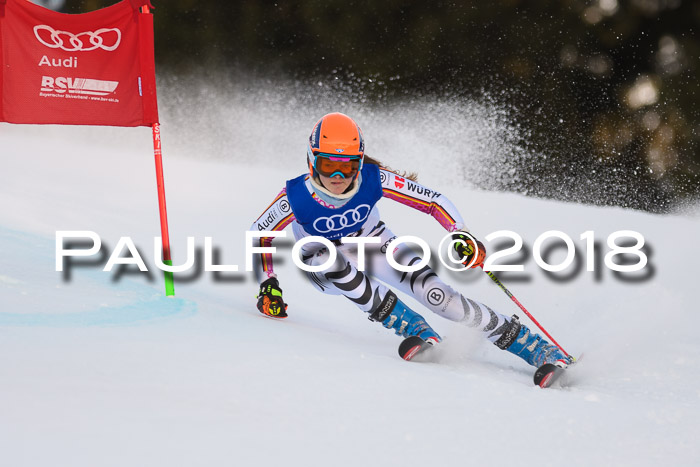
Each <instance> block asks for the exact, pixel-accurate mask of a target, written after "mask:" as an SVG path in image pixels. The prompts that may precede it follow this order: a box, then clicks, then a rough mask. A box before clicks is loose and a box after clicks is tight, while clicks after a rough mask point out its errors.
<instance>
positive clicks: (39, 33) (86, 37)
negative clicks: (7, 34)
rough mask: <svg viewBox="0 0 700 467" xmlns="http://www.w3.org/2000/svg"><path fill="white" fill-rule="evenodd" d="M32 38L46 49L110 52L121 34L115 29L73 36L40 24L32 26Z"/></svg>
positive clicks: (104, 29) (117, 43) (119, 40)
mask: <svg viewBox="0 0 700 467" xmlns="http://www.w3.org/2000/svg"><path fill="white" fill-rule="evenodd" d="M34 36H35V37H36V38H37V40H38V41H39V42H41V43H42V44H43V45H45V46H46V47H48V48H50V49H61V50H65V51H66V52H90V51H92V50H97V49H101V50H106V51H107V52H112V51H113V50H116V48H117V47H119V44H121V41H122V32H121V31H120V30H119V29H117V28H102V29H98V30H96V31H85V32H81V33H78V34H73V33H72V32H68V31H57V30H55V29H54V28H52V27H51V26H47V25H45V24H40V25H38V26H34Z"/></svg>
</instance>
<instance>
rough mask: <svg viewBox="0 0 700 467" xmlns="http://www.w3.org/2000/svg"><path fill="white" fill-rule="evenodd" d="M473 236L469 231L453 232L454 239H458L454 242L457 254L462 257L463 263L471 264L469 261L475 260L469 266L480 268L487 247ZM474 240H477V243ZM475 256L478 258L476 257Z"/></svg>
mask: <svg viewBox="0 0 700 467" xmlns="http://www.w3.org/2000/svg"><path fill="white" fill-rule="evenodd" d="M472 238H473V235H472V236H471V237H470V236H469V234H468V233H467V232H455V233H453V234H452V240H458V241H456V242H454V243H453V244H452V245H453V247H454V249H455V251H456V252H457V254H458V255H459V256H460V257H461V258H462V264H463V265H465V266H469V263H472V261H474V262H473V263H472V264H471V266H469V267H472V268H478V267H479V266H481V265H483V264H484V260H485V259H486V248H485V247H484V244H483V243H481V242H480V241H479V240H476V238H473V239H472ZM474 240H476V244H475V243H474ZM475 257H476V259H474V258H475Z"/></svg>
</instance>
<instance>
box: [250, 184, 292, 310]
mask: <svg viewBox="0 0 700 467" xmlns="http://www.w3.org/2000/svg"><path fill="white" fill-rule="evenodd" d="M294 219H295V217H294V213H292V210H291V208H290V205H289V200H288V199H287V190H286V189H283V190H282V191H280V193H279V194H278V195H277V196H276V197H275V199H274V200H273V201H272V203H270V205H269V206H268V207H267V209H265V211H264V212H263V213H262V215H260V217H258V219H257V220H256V221H255V222H253V225H252V226H251V227H250V230H253V231H257V232H260V231H263V230H264V231H271V232H276V231H281V230H284V229H285V227H287V226H288V225H289V224H291V223H292V222H293V221H294ZM273 238H274V237H260V238H258V239H256V240H254V242H255V245H254V246H257V247H269V246H271V245H272V240H273ZM253 271H254V272H255V277H256V279H257V281H258V282H260V290H259V293H258V297H257V298H258V303H257V307H258V310H259V311H260V312H261V313H263V314H264V315H267V316H271V317H275V318H286V317H287V313H286V309H287V304H286V303H284V300H283V299H282V289H281V288H280V285H279V281H278V280H277V275H276V274H275V270H274V266H273V263H272V255H271V254H269V253H261V254H259V255H258V258H257V261H254V266H253Z"/></svg>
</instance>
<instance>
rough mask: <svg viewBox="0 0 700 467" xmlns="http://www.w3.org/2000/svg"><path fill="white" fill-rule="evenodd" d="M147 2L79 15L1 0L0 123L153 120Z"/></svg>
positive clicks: (155, 116)
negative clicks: (145, 10)
mask: <svg viewBox="0 0 700 467" xmlns="http://www.w3.org/2000/svg"><path fill="white" fill-rule="evenodd" d="M144 5H147V6H150V3H149V0H124V1H122V2H120V3H117V4H115V5H112V6H110V7H107V8H103V9H101V10H97V11H93V12H90V13H83V14H79V15H70V14H64V13H57V12H54V11H52V10H48V9H46V8H43V7H41V6H38V5H35V4H33V3H30V2H29V1H27V0H0V65H2V68H1V71H0V121H4V122H9V123H34V124H65V125H110V126H151V125H153V124H154V123H157V122H158V105H157V101H156V81H155V64H154V52H153V16H152V15H151V14H149V13H142V12H141V11H140V10H139V9H140V7H142V6H144Z"/></svg>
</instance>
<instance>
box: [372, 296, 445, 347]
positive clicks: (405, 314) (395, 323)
mask: <svg viewBox="0 0 700 467" xmlns="http://www.w3.org/2000/svg"><path fill="white" fill-rule="evenodd" d="M369 319H370V321H379V322H381V323H382V326H384V327H385V328H387V329H393V330H394V331H395V332H396V334H397V335H399V336H402V337H409V336H418V337H420V338H421V339H423V340H424V341H426V342H429V343H431V344H437V343H438V342H440V341H441V340H442V338H441V337H440V336H439V335H438V333H437V332H435V331H434V330H433V328H431V327H430V325H429V324H428V323H427V322H426V321H425V319H423V317H422V316H421V315H419V314H418V313H416V312H415V311H413V310H411V309H410V308H409V307H407V306H406V305H405V304H404V303H403V302H402V301H401V300H399V298H398V297H397V296H396V294H395V293H394V292H392V291H389V292H388V293H387V294H386V296H385V297H384V300H382V302H381V303H380V304H379V306H378V307H377V308H376V309H375V310H374V312H373V313H371V314H370V316H369Z"/></svg>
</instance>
